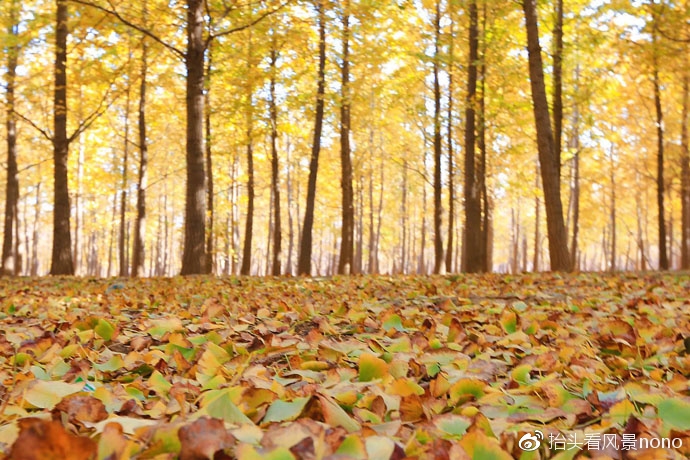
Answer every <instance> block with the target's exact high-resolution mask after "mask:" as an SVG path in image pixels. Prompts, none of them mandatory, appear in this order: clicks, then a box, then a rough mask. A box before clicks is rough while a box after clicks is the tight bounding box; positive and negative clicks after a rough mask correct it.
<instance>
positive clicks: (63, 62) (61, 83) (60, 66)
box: [50, 0, 74, 275]
mask: <svg viewBox="0 0 690 460" xmlns="http://www.w3.org/2000/svg"><path fill="white" fill-rule="evenodd" d="M56 6H57V15H56V18H57V20H56V23H55V102H54V109H53V110H54V120H53V121H54V129H53V164H54V176H55V177H54V187H53V188H54V210H53V251H52V258H51V262H50V274H51V275H73V274H74V264H73V262H72V251H71V249H72V239H71V235H70V203H69V188H68V187H69V182H68V179H67V155H68V152H69V139H68V138H67V35H68V33H69V31H68V29H67V21H68V18H69V12H68V10H67V0H56Z"/></svg>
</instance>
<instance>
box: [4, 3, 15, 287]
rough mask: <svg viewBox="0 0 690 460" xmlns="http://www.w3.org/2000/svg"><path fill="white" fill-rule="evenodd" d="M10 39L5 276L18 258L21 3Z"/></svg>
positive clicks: (12, 21)
mask: <svg viewBox="0 0 690 460" xmlns="http://www.w3.org/2000/svg"><path fill="white" fill-rule="evenodd" d="M9 8H10V15H9V16H10V17H9V26H8V37H11V38H10V40H12V41H11V44H10V46H8V47H7V76H6V79H7V106H6V107H7V182H6V188H5V231H4V234H3V240H2V267H1V268H2V274H5V275H12V274H15V268H16V266H17V255H16V254H15V252H14V245H13V244H12V243H13V241H14V237H15V236H16V235H15V232H13V230H15V229H14V222H15V219H16V216H17V206H18V203H19V179H18V170H17V120H16V116H15V114H14V109H15V107H14V106H15V96H14V91H15V80H16V75H17V60H18V57H19V56H18V54H19V45H18V43H17V42H16V41H17V39H18V36H17V35H18V33H19V30H18V29H19V24H18V23H19V2H18V1H17V0H12V3H11V4H10V7H9Z"/></svg>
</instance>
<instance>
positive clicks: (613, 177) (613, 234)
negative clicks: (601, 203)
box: [609, 147, 616, 272]
mask: <svg viewBox="0 0 690 460" xmlns="http://www.w3.org/2000/svg"><path fill="white" fill-rule="evenodd" d="M609 162H610V166H611V168H610V171H609V177H610V179H611V209H610V212H609V214H610V219H611V264H610V265H609V270H611V271H612V272H614V271H616V172H615V166H616V165H615V160H614V157H613V147H611V151H610V152H609Z"/></svg>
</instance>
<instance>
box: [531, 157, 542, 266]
mask: <svg viewBox="0 0 690 460" xmlns="http://www.w3.org/2000/svg"><path fill="white" fill-rule="evenodd" d="M534 171H535V174H534V191H535V196H534V261H533V262H532V271H534V272H538V271H539V246H540V244H539V240H540V239H541V236H540V235H539V220H540V215H539V214H540V212H539V211H540V209H541V206H539V194H538V191H539V162H538V161H537V164H536V166H535V168H534Z"/></svg>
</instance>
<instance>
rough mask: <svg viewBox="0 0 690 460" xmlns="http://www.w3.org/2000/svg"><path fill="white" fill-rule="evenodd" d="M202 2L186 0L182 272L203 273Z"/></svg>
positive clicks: (204, 254)
mask: <svg viewBox="0 0 690 460" xmlns="http://www.w3.org/2000/svg"><path fill="white" fill-rule="evenodd" d="M203 29H204V2H203V1H202V0H188V1H187V54H186V56H185V58H186V59H185V64H186V68H187V79H186V82H187V89H186V91H187V148H186V162H187V187H186V195H185V225H184V251H183V254H182V270H181V274H182V275H192V274H199V273H204V272H205V271H206V269H207V264H206V176H205V173H204V48H205V46H204V37H203Z"/></svg>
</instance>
